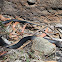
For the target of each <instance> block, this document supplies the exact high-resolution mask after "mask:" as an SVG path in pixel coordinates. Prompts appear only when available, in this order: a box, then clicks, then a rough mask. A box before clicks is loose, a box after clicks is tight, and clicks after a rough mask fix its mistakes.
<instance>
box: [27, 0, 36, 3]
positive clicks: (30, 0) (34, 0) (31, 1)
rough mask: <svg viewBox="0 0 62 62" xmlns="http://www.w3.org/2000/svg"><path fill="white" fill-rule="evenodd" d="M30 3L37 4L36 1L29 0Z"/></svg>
mask: <svg viewBox="0 0 62 62" xmlns="http://www.w3.org/2000/svg"><path fill="white" fill-rule="evenodd" d="M28 2H30V3H35V2H36V0H28Z"/></svg>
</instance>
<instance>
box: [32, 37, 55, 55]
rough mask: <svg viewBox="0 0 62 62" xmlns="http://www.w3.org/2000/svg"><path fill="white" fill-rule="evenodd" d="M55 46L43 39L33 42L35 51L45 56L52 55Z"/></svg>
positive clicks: (38, 38) (36, 39) (37, 38)
mask: <svg viewBox="0 0 62 62" xmlns="http://www.w3.org/2000/svg"><path fill="white" fill-rule="evenodd" d="M55 48H56V47H55V45H53V44H52V43H50V42H49V41H48V40H46V39H44V38H41V37H36V38H35V39H34V40H33V45H32V49H33V50H34V51H39V52H41V53H42V54H43V55H50V54H52V53H54V52H55Z"/></svg>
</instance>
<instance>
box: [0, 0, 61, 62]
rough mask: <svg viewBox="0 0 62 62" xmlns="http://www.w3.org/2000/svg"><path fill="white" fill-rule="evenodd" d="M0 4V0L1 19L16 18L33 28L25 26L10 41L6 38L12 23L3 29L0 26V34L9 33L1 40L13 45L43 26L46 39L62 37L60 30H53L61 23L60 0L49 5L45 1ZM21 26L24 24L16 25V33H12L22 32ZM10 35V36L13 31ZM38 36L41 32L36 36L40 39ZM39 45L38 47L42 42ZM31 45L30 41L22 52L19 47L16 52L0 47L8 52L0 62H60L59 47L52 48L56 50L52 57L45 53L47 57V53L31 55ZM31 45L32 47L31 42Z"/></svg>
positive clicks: (33, 53)
mask: <svg viewBox="0 0 62 62" xmlns="http://www.w3.org/2000/svg"><path fill="white" fill-rule="evenodd" d="M0 1H1V4H0V14H2V15H3V16H4V17H6V18H10V19H13V18H16V19H19V20H26V21H29V22H31V23H34V24H36V25H33V24H32V25H30V24H28V25H27V27H26V29H25V30H24V33H23V35H19V36H18V37H16V38H14V37H13V36H12V35H10V36H9V34H10V33H11V32H12V31H13V28H12V27H13V24H14V23H11V25H10V24H9V25H7V26H5V27H4V29H2V26H1V25H0V34H4V33H6V32H7V33H9V34H6V35H4V37H5V38H7V39H8V40H9V41H10V42H11V43H14V42H15V41H16V42H18V41H19V40H20V39H21V38H23V37H25V36H28V35H33V34H34V33H35V32H37V31H38V30H45V29H46V28H47V27H48V31H49V33H48V34H49V35H50V36H52V37H53V38H59V39H61V38H62V31H61V30H60V29H59V28H57V26H58V25H60V24H62V22H61V21H62V8H61V0H60V1H59V0H57V1H56V0H53V2H52V1H49V0H47V1H45V0H44V1H42V0H34V3H33V1H32V2H31V1H30V0H28V1H27V0H16V1H14V0H5V1H3V0H0ZM0 21H2V20H0ZM59 23H60V24H59ZM24 25H25V24H20V23H18V24H17V26H16V29H18V30H16V31H18V32H19V33H20V32H21V31H22V30H21V29H20V27H23V26H24ZM39 25H40V26H39ZM55 26H56V27H55ZM50 28H51V29H50ZM2 31H3V32H2ZM12 33H13V34H14V32H12ZM42 33H43V31H41V32H37V33H36V35H38V36H40V34H42ZM17 34H18V33H16V35H17ZM48 34H47V35H48ZM50 36H49V37H48V36H46V38H50ZM36 39H37V38H36ZM36 39H35V41H36ZM37 40H38V39H37ZM40 40H41V39H40ZM43 41H44V39H43ZM39 42H40V41H39ZM40 44H42V42H41V43H40ZM40 44H38V45H40ZM32 46H33V42H30V43H28V45H26V46H25V47H22V49H21V48H20V49H17V50H13V49H11V50H10V49H5V48H4V49H3V48H1V50H3V51H8V52H7V54H5V55H4V56H2V57H1V58H0V62H42V61H52V60H53V61H58V62H62V59H61V58H62V49H61V48H58V47H56V50H55V52H54V53H53V54H51V52H50V53H49V54H50V55H49V54H48V55H43V53H39V52H35V50H34V51H33V50H32ZM34 46H36V45H35V43H34ZM46 46H47V45H46ZM41 47H42V46H40V47H37V49H38V48H39V49H41ZM54 48H55V46H54ZM35 49H36V48H35ZM39 49H38V50H39ZM47 49H48V48H47ZM44 50H45V49H44ZM38 53H39V54H38Z"/></svg>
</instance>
